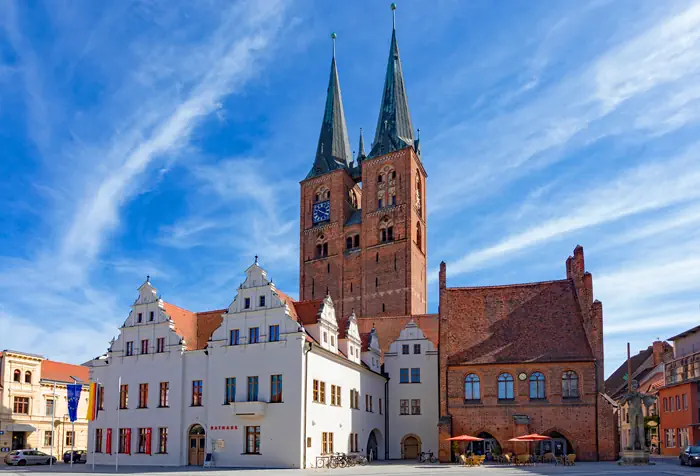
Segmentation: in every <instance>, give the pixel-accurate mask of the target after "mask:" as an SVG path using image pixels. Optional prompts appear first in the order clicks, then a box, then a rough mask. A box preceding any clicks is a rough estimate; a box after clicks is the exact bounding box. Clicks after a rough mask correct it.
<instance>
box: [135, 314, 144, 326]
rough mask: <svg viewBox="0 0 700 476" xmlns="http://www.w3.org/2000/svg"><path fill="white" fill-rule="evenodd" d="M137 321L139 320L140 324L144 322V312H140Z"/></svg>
mask: <svg viewBox="0 0 700 476" xmlns="http://www.w3.org/2000/svg"><path fill="white" fill-rule="evenodd" d="M136 322H138V323H139V324H140V323H142V322H143V313H142V312H139V316H138V318H137V319H136Z"/></svg>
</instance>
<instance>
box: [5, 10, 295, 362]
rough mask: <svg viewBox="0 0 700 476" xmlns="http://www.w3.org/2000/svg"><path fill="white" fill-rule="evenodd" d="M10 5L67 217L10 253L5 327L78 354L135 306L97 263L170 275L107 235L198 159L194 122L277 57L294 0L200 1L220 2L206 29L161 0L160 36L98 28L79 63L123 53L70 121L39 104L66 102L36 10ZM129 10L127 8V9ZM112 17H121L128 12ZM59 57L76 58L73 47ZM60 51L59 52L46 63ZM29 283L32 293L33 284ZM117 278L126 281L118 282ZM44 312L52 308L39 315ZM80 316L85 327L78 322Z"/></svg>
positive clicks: (50, 212) (29, 342)
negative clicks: (167, 177)
mask: <svg viewBox="0 0 700 476" xmlns="http://www.w3.org/2000/svg"><path fill="white" fill-rule="evenodd" d="M6 3H7V2H6ZM8 5H9V7H11V11H13V12H14V13H15V14H14V15H13V16H5V21H4V22H2V26H3V28H4V31H5V32H6V34H8V35H9V36H10V37H11V38H12V40H13V41H12V43H11V44H12V46H13V47H14V48H15V50H16V52H17V54H18V57H19V58H20V59H21V63H20V65H19V66H18V70H20V71H22V72H23V74H22V78H24V82H23V86H24V89H25V91H26V95H27V97H28V98H29V99H28V101H27V108H28V110H29V111H30V114H29V116H30V118H33V119H32V120H33V121H37V120H38V119H36V118H37V117H39V116H41V117H42V118H44V119H45V120H44V122H43V123H42V127H43V128H44V132H42V137H43V139H42V143H43V144H44V145H45V147H42V148H41V152H42V154H44V155H45V156H44V157H42V160H44V162H45V163H46V164H48V166H50V170H51V171H52V172H53V175H46V176H45V177H43V179H44V180H45V181H46V182H48V181H49V179H51V181H52V183H49V185H48V189H49V191H50V192H51V193H53V194H55V195H56V197H57V198H56V200H54V201H53V202H52V206H51V207H47V209H45V210H44V212H43V213H42V217H43V218H44V219H45V220H46V222H47V223H50V224H54V225H55V226H53V227H52V234H55V235H56V236H55V239H52V240H47V243H48V244H47V245H46V246H45V247H44V248H41V249H38V250H35V251H34V252H33V253H32V256H31V257H28V258H23V259H15V258H2V261H1V262H2V265H3V266H2V271H0V301H4V302H7V303H8V304H6V305H5V307H3V308H0V312H2V316H0V334H2V335H10V334H12V335H14V334H15V332H14V331H12V332H8V333H5V330H9V329H23V330H24V331H25V332H24V334H27V335H31V336H32V337H31V338H29V337H27V338H26V339H25V341H23V342H18V343H17V345H20V344H21V345H22V346H24V347H25V348H28V349H32V348H50V349H52V353H55V354H57V355H59V356H60V357H61V358H64V359H66V360H70V361H73V362H75V361H76V360H77V359H78V360H79V359H87V358H91V357H94V355H96V354H97V353H99V352H101V351H102V350H104V348H105V345H106V342H107V340H108V338H109V337H110V336H111V335H112V334H113V333H114V329H115V323H116V325H118V322H120V320H121V318H123V315H124V313H125V312H127V311H125V310H124V308H123V306H120V305H119V303H118V302H117V297H116V296H115V295H112V294H110V293H109V292H107V291H106V290H103V288H102V283H100V282H93V281H92V280H91V275H92V274H95V272H96V271H101V270H102V269H109V270H112V271H116V272H117V273H120V272H124V270H127V269H128V270H129V272H131V271H138V272H139V274H140V273H141V272H151V269H149V268H152V269H153V270H154V271H153V273H154V274H158V273H160V274H162V275H166V274H167V273H166V272H163V271H161V270H162V266H157V265H154V264H153V263H149V262H148V260H147V259H146V260H143V261H141V262H140V263H138V264H135V263H134V262H133V260H128V259H127V260H120V259H117V260H115V261H112V262H99V261H98V258H99V256H100V253H101V251H102V250H103V249H104V247H105V243H106V242H107V240H109V239H110V237H111V236H112V233H113V232H114V231H115V230H117V229H118V228H119V227H120V223H121V213H122V208H123V207H124V206H125V205H126V204H128V203H129V201H130V200H131V199H133V197H135V196H136V195H138V194H140V193H142V192H143V191H144V190H148V189H149V186H150V185H151V184H152V183H153V179H152V177H153V176H155V175H157V170H158V169H161V170H162V169H163V168H164V167H167V166H170V165H172V164H173V162H175V161H182V160H184V159H186V158H187V156H186V155H185V154H184V153H183V152H186V151H188V145H189V141H190V138H191V136H192V133H193V131H195V130H196V129H197V127H198V126H199V125H200V124H201V123H202V122H203V121H204V120H205V119H206V118H208V117H209V116H212V115H215V114H216V113H217V112H219V111H220V109H221V103H222V100H223V98H225V97H227V96H230V95H234V94H236V93H239V92H241V91H242V90H243V89H244V88H245V86H246V84H247V83H248V82H249V81H250V80H251V79H252V78H254V77H255V76H256V74H257V73H258V72H259V71H260V70H261V68H263V67H264V66H265V64H266V60H267V59H268V58H269V57H270V55H271V54H273V52H274V51H275V50H276V48H273V45H272V43H271V39H273V38H274V37H275V35H276V33H277V32H278V31H279V29H280V28H282V27H283V26H284V18H285V15H286V6H287V3H286V2H285V3H283V2H281V1H276V0H269V1H268V0H266V1H255V2H253V1H247V2H239V3H236V4H235V5H230V4H218V5H213V4H211V5H210V4H206V5H205V4H202V5H201V6H199V7H197V6H194V7H193V10H192V11H191V13H193V12H195V11H196V10H197V8H201V9H205V10H207V9H210V11H209V10H207V14H206V18H207V22H203V23H202V24H201V27H202V28H205V30H204V31H203V30H202V28H199V30H198V31H197V30H196V28H198V27H197V26H196V23H195V24H188V25H187V26H185V28H180V27H176V24H175V23H173V22H174V21H175V20H178V21H181V18H180V19H178V18H176V16H177V15H175V17H173V16H172V14H173V12H174V10H173V8H171V7H172V5H171V4H170V3H167V4H162V5H160V4H158V2H154V3H152V4H150V6H149V7H148V8H147V9H146V10H143V11H141V12H140V14H142V15H144V16H145V17H148V16H149V15H150V16H152V17H153V19H154V20H155V19H157V20H158V21H159V22H162V23H163V24H162V25H161V26H162V27H163V29H162V30H161V31H159V32H158V34H156V35H151V36H148V35H142V34H141V32H137V33H136V34H133V35H129V36H125V41H127V42H129V41H131V43H130V44H121V45H115V44H112V43H109V41H110V35H109V34H105V32H104V31H102V32H100V33H101V34H102V35H104V37H102V38H98V36H99V35H98V34H97V33H96V32H93V33H94V34H91V35H90V37H89V39H88V40H89V41H88V43H87V44H85V45H84V47H80V48H79V49H80V50H81V57H80V58H78V59H76V61H74V62H72V63H71V65H72V66H71V67H72V68H73V69H72V71H73V72H72V73H71V74H77V72H78V71H80V68H81V67H89V65H88V64H84V65H79V64H78V63H80V61H85V62H86V63H87V58H88V57H89V56H90V55H93V56H98V57H100V56H102V55H103V54H104V55H107V56H110V54H112V53H114V54H113V55H111V58H112V62H111V63H100V64H101V67H102V68H103V69H104V70H103V71H99V72H98V71H96V72H97V73H105V72H106V74H105V75H104V80H105V84H104V94H103V97H102V98H100V101H99V102H97V103H95V104H91V105H90V108H88V109H84V110H83V111H81V113H79V114H75V115H73V116H72V117H71V118H70V119H71V121H70V122H67V123H64V122H63V120H64V119H66V120H67V118H66V116H65V115H64V114H62V115H56V116H53V117H52V116H51V114H50V113H51V111H52V109H51V108H47V109H46V111H48V112H45V111H42V110H38V109H37V107H36V104H51V103H52V101H55V103H57V104H60V103H61V100H62V99H61V98H59V97H54V96H52V95H51V93H52V91H48V92H47V91H46V90H44V89H43V88H42V87H41V84H40V83H38V82H37V81H36V78H39V77H43V78H50V77H51V74H54V71H53V70H51V69H50V68H48V67H47V68H46V69H45V70H42V69H41V68H42V62H40V61H37V60H36V56H35V55H34V50H33V46H32V44H31V41H30V39H29V38H27V37H25V36H23V35H24V32H23V30H22V28H21V24H22V23H21V22H22V21H24V20H26V19H22V18H21V17H20V15H19V14H18V13H17V12H18V11H19V9H20V4H19V3H8ZM144 7H145V4H144ZM151 9H152V10H151ZM119 10H120V15H123V14H125V13H126V12H125V11H124V10H121V9H119ZM168 12H170V13H168ZM214 13H215V14H214ZM65 20H66V18H64V15H63V14H62V13H59V14H58V15H57V16H56V17H55V21H56V22H59V21H64V22H65ZM112 20H118V21H117V22H115V23H116V24H118V23H119V21H121V18H119V16H117V17H116V18H112ZM64 26H65V25H64ZM207 26H211V28H207ZM103 27H104V28H109V27H115V24H112V25H103ZM115 29H117V28H115ZM114 38H117V36H116V35H115V36H114ZM132 38H133V40H132ZM74 42H75V39H67V38H58V39H57V42H56V47H55V48H54V50H53V51H59V52H64V51H65V50H67V47H66V45H67V44H68V45H71V44H72V43H74ZM100 48H101V49H100ZM107 52H109V54H108V53H107ZM82 56H85V58H83V57H82ZM51 61H55V62H57V63H60V64H64V63H63V62H64V61H65V58H52V59H51ZM51 61H48V58H47V61H46V63H50V62H51ZM112 64H113V65H114V70H111V69H110V66H111V65H112ZM115 77H116V78H118V80H115V79H114V78H115ZM47 80H48V79H47ZM63 105H65V104H63ZM85 114H91V115H93V116H94V120H92V121H90V120H86V118H85ZM67 128H69V133H68V134H66V133H65V131H66V129H67ZM160 175H161V176H160V178H159V180H163V179H164V176H163V174H162V173H160ZM28 283H31V287H32V289H33V290H32V292H25V291H26V287H27V286H28ZM109 289H110V290H111V291H113V290H114V283H113V284H112V285H111V286H109ZM10 296H11V299H10V298H9V297H10ZM10 303H11V305H10ZM46 313H51V314H52V315H54V316H55V317H56V318H57V319H59V321H60V322H61V324H60V325H56V326H51V336H49V332H48V330H43V329H44V328H45V327H46V326H45V322H46V319H47V318H48V317H44V316H45V315H46ZM37 315H41V316H42V319H40V320H39V321H37V320H36V319H34V316H37ZM119 316H121V317H119ZM76 327H81V328H83V329H84V330H81V331H77V330H71V329H74V328H76ZM57 332H58V333H59V335H61V336H62V337H61V339H60V341H61V342H60V343H59V342H55V343H54V342H53V341H55V340H56V339H55V335H56V333H57ZM46 342H52V343H51V344H49V345H47V344H46ZM39 343H43V345H39ZM2 345H6V344H5V343H3V344H2ZM51 357H52V358H56V355H51Z"/></svg>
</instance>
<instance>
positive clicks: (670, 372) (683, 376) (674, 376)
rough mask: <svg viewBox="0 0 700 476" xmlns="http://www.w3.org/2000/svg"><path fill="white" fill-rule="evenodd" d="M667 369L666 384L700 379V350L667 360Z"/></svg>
mask: <svg viewBox="0 0 700 476" xmlns="http://www.w3.org/2000/svg"><path fill="white" fill-rule="evenodd" d="M665 369H666V371H665V375H664V380H665V383H666V385H673V384H677V383H681V382H685V381H686V380H700V351H698V352H693V353H692V354H688V355H684V356H683V357H679V358H677V359H674V360H672V361H670V362H667V363H666V365H665Z"/></svg>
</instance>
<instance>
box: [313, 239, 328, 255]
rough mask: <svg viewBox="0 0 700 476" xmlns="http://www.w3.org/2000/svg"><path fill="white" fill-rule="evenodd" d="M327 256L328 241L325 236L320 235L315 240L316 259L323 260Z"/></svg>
mask: <svg viewBox="0 0 700 476" xmlns="http://www.w3.org/2000/svg"><path fill="white" fill-rule="evenodd" d="M326 256H328V240H327V239H326V237H325V235H320V236H319V237H318V238H317V239H316V258H325V257H326Z"/></svg>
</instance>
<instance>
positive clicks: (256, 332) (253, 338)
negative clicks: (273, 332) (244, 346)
mask: <svg viewBox="0 0 700 476" xmlns="http://www.w3.org/2000/svg"><path fill="white" fill-rule="evenodd" d="M258 342H260V328H259V327H251V328H250V329H248V343H249V344H257V343H258Z"/></svg>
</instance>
